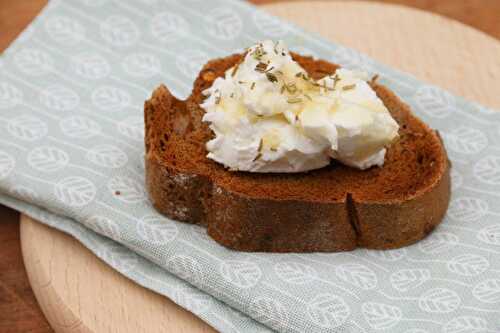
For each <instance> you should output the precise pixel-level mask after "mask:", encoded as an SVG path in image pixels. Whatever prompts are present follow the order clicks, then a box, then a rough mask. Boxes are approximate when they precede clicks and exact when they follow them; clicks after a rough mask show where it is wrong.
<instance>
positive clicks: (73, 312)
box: [21, 2, 500, 333]
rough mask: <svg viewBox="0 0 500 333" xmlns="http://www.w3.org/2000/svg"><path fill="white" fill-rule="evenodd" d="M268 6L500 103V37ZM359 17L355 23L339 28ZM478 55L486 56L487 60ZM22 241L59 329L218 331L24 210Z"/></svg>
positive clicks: (392, 15) (372, 16) (436, 22)
mask: <svg viewBox="0 0 500 333" xmlns="http://www.w3.org/2000/svg"><path fill="white" fill-rule="evenodd" d="M265 9H266V10H268V11H270V12H271V13H273V14H276V15H278V16H282V17H284V18H286V19H288V20H290V21H293V22H295V23H297V24H299V25H301V26H304V27H307V28H308V29H309V30H312V31H317V32H319V33H321V34H322V35H323V36H325V37H327V38H329V39H331V40H335V41H338V42H341V43H343V44H346V45H349V46H352V47H356V48H358V49H359V50H361V51H363V52H365V53H367V54H369V55H371V56H373V57H374V58H377V59H379V60H382V61H384V62H385V63H387V64H389V65H391V66H395V67H399V68H403V69H405V70H407V71H409V72H411V73H413V74H414V75H416V76H418V77H420V78H422V79H424V80H427V81H430V82H434V83H438V84H440V85H442V86H444V87H445V88H448V89H450V90H454V91H456V92H459V93H462V94H468V95H467V96H469V97H471V98H474V99H476V100H478V101H481V102H483V103H487V104H491V105H495V106H500V96H499V95H498V94H497V90H496V87H497V82H498V77H499V75H500V61H499V59H500V43H499V42H497V41H496V40H494V39H492V38H490V37H487V36H486V35H484V34H481V33H479V32H477V31H475V30H473V29H470V28H467V27H465V26H464V25H461V24H458V23H455V22H452V21H450V20H447V19H443V18H442V17H439V16H436V15H432V14H427V13H424V12H420V11H415V10H410V9H404V8H403V7H395V6H387V5H380V4H374V3H357V2H344V3H339V2H315V3H308V4H306V3H300V2H295V3H282V4H279V5H266V6H265ZM354 20H355V21H356V24H355V25H354V26H352V25H351V28H350V29H341V27H344V26H348V25H349V24H350V23H351V22H353V21H354ZM297 42H298V43H300V41H297ZM464 45H468V46H469V47H467V48H465V47H464ZM464 59H470V60H469V61H464ZM474 59H481V66H480V67H481V68H479V66H478V64H477V63H476V62H475V61H473V60H474ZM483 67H484V68H483ZM457 72H458V73H457ZM21 242H22V248H23V255H24V261H25V263H26V267H27V270H28V276H29V277H30V281H31V284H32V287H33V290H34V292H35V295H36V296H37V299H38V300H39V302H40V305H41V307H42V309H43V310H44V312H45V314H46V315H47V318H48V320H49V322H50V323H51V325H52V327H54V329H55V330H56V331H57V332H105V331H117V332H165V331H167V332H193V333H196V332H212V330H211V329H210V327H209V326H208V325H206V324H205V323H203V322H202V321H201V320H199V319H198V318H196V317H194V316H193V315H191V314H190V313H189V312H187V311H184V310H181V309H180V308H179V307H178V306H176V305H175V304H174V303H172V302H171V301H169V300H168V299H166V298H165V297H161V296H159V295H157V294H155V293H153V292H151V291H149V290H146V289H144V288H142V287H140V286H138V285H136V284H134V283H132V282H130V281H129V280H127V279H126V278H124V277H123V276H121V275H120V274H118V273H117V272H115V271H113V270H112V269H111V268H109V267H108V266H106V265H105V264H104V263H102V262H101V261H100V260H98V259H97V258H95V256H94V255H92V254H91V253H90V251H88V250H87V249H85V248H84V247H83V246H82V245H80V244H79V243H78V242H77V241H76V240H74V239H72V238H71V237H68V236H66V235H63V234H62V233H60V232H57V231H55V230H53V229H51V228H48V227H46V226H44V225H42V224H40V223H37V222H35V221H32V220H30V219H27V218H24V219H23V220H22V222H21Z"/></svg>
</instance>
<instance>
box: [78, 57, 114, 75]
mask: <svg viewBox="0 0 500 333" xmlns="http://www.w3.org/2000/svg"><path fill="white" fill-rule="evenodd" d="M72 63H73V70H74V71H75V73H76V74H78V75H79V76H81V77H83V78H85V79H89V80H99V79H102V78H105V77H107V76H108V75H109V73H110V72H111V67H110V66H109V63H108V61H107V60H106V58H104V57H103V56H102V55H100V54H98V53H84V54H78V55H76V56H74V57H73V58H72Z"/></svg>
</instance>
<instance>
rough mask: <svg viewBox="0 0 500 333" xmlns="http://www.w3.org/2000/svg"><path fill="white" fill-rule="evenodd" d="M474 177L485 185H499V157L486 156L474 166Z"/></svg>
mask: <svg viewBox="0 0 500 333" xmlns="http://www.w3.org/2000/svg"><path fill="white" fill-rule="evenodd" d="M474 176H475V177H476V178H477V179H478V180H480V181H481V182H483V183H485V184H490V185H499V184H500V156H493V155H490V156H487V157H485V158H483V159H481V160H479V161H478V162H477V163H476V164H475V165H474Z"/></svg>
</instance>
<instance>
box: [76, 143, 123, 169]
mask: <svg viewBox="0 0 500 333" xmlns="http://www.w3.org/2000/svg"><path fill="white" fill-rule="evenodd" d="M85 157H87V159H88V160H89V161H90V162H92V163H94V164H96V165H99V166H101V167H104V168H109V169H117V168H121V167H123V166H125V165H126V164H127V162H128V157H127V154H125V153H124V152H123V151H122V150H121V149H120V148H118V147H116V146H113V145H109V144H103V145H99V146H95V147H93V148H91V149H90V150H88V151H87V154H85Z"/></svg>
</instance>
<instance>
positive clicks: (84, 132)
mask: <svg viewBox="0 0 500 333" xmlns="http://www.w3.org/2000/svg"><path fill="white" fill-rule="evenodd" d="M59 127H60V128H61V131H62V132H63V134H64V135H66V136H67V137H70V138H78V139H88V138H91V137H93V136H96V135H99V134H101V126H100V125H99V124H98V123H97V122H95V121H94V120H92V119H90V118H87V117H82V116H73V117H67V118H64V119H62V120H61V121H60V122H59Z"/></svg>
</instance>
